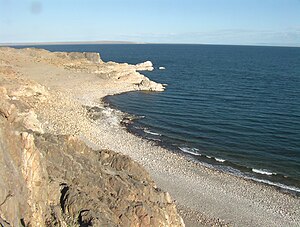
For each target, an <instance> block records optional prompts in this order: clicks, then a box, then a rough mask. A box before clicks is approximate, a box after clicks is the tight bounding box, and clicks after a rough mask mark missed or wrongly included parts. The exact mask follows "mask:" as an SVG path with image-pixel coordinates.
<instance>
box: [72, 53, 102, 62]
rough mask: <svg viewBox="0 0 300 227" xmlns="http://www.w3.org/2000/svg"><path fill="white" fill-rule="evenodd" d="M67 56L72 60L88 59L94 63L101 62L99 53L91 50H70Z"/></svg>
mask: <svg viewBox="0 0 300 227" xmlns="http://www.w3.org/2000/svg"><path fill="white" fill-rule="evenodd" d="M67 56H68V57H69V58H70V59H71V60H84V59H85V60H88V61H90V62H92V63H100V62H101V58H100V54H99V53H91V52H83V53H81V52H70V53H67Z"/></svg>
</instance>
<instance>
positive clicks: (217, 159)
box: [215, 158, 226, 162]
mask: <svg viewBox="0 0 300 227" xmlns="http://www.w3.org/2000/svg"><path fill="white" fill-rule="evenodd" d="M215 160H216V161H217V162H225V161H226V160H225V159H221V158H215Z"/></svg>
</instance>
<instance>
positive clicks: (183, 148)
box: [178, 147, 201, 156]
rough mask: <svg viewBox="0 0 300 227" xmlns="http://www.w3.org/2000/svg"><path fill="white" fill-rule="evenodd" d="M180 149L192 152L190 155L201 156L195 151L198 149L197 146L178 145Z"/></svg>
mask: <svg viewBox="0 0 300 227" xmlns="http://www.w3.org/2000/svg"><path fill="white" fill-rule="evenodd" d="M178 148H179V149H180V150H181V151H183V152H184V153H188V154H192V155H196V156H201V154H199V153H196V152H195V151H198V149H197V148H189V147H178Z"/></svg>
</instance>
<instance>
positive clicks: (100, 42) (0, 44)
mask: <svg viewBox="0 0 300 227" xmlns="http://www.w3.org/2000/svg"><path fill="white" fill-rule="evenodd" d="M62 44H145V43H144V42H130V41H108V40H104V41H74V42H22V43H14V42H11V43H0V46H27V45H35V46H36V45H62Z"/></svg>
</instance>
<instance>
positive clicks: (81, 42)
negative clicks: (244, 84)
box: [0, 40, 300, 48]
mask: <svg viewBox="0 0 300 227" xmlns="http://www.w3.org/2000/svg"><path fill="white" fill-rule="evenodd" d="M72 44H73V45H78V44H143V45H147V44H158V45H160V44H166V45H212V46H213V45H214V46H265V47H295V48H299V47H300V44H299V45H298V46H297V45H292V44H268V43H254V44H225V43H224V44H222V43H164V42H161V43H160V42H135V41H113V40H102V41H57V42H56V41H53V42H52V41H51V42H5V43H1V42H0V47H9V46H12V47H14V46H30V45H34V46H42V45H72Z"/></svg>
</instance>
